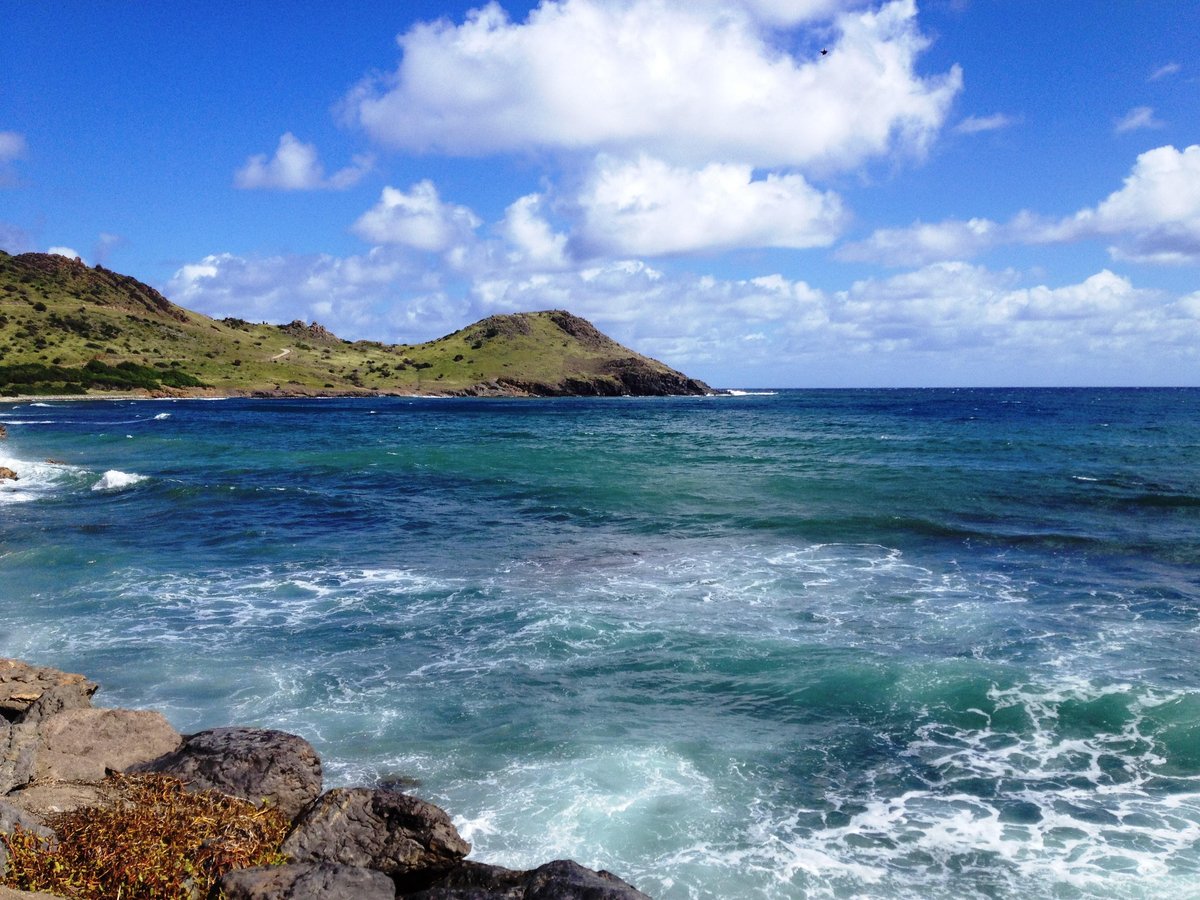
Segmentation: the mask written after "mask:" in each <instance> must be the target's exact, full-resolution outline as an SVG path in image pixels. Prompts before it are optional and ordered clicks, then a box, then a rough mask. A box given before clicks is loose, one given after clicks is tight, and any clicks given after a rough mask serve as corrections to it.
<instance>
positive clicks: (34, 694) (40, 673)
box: [0, 469, 99, 722]
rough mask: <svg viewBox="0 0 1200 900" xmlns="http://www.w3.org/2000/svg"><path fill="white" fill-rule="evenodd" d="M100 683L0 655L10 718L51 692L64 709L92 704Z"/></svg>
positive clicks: (0, 690)
mask: <svg viewBox="0 0 1200 900" xmlns="http://www.w3.org/2000/svg"><path fill="white" fill-rule="evenodd" d="M4 471H12V470H11V469H8V470H5V469H0V473H3V472H4ZM0 477H3V476H2V474H0ZM98 687H99V685H97V684H96V683H95V682H94V681H88V680H87V679H86V678H84V677H83V676H82V675H76V674H73V673H70V672H60V671H59V670H58V669H51V668H48V667H46V666H31V665H29V663H26V662H22V661H21V660H19V659H0V716H3V717H4V718H5V719H7V720H9V721H10V722H15V721H20V720H21V717H22V715H23V714H24V713H25V712H26V711H27V710H29V708H30V707H32V706H34V704H36V703H37V702H38V701H39V700H40V699H41V698H42V695H43V694H46V693H48V692H49V693H50V694H51V696H52V697H53V698H54V702H55V703H58V704H60V705H61V708H62V709H67V708H75V707H84V706H90V705H91V702H92V695H93V694H94V693H96V690H97V688H98Z"/></svg>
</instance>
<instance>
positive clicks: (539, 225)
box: [499, 194, 568, 269]
mask: <svg viewBox="0 0 1200 900" xmlns="http://www.w3.org/2000/svg"><path fill="white" fill-rule="evenodd" d="M542 202H543V198H542V196H541V195H540V194H527V195H526V196H524V197H521V198H519V199H518V200H517V201H516V202H514V203H513V204H511V205H510V206H509V207H508V209H507V210H506V211H505V214H504V221H503V222H502V223H501V224H500V228H499V231H500V234H501V236H502V237H503V238H504V239H505V240H506V241H507V242H508V246H509V252H508V258H509V261H510V262H513V263H520V264H523V265H527V266H533V267H537V268H542V269H560V268H562V267H564V266H566V265H567V262H568V260H567V255H566V248H567V236H566V235H565V234H562V233H559V232H556V231H554V229H553V228H552V227H551V226H550V223H549V222H547V221H546V219H545V218H544V217H543V216H542Z"/></svg>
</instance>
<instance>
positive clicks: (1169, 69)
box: [1146, 62, 1183, 81]
mask: <svg viewBox="0 0 1200 900" xmlns="http://www.w3.org/2000/svg"><path fill="white" fill-rule="evenodd" d="M1181 71H1183V66H1181V65H1179V63H1177V62H1169V63H1167V64H1166V65H1163V66H1159V67H1158V68H1157V69H1155V70H1154V71H1153V72H1151V73H1150V77H1149V78H1147V79H1146V80H1147V81H1159V80H1160V79H1163V78H1166V77H1167V76H1169V75H1178V74H1179V73H1180V72H1181Z"/></svg>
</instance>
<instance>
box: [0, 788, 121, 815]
mask: <svg viewBox="0 0 1200 900" xmlns="http://www.w3.org/2000/svg"><path fill="white" fill-rule="evenodd" d="M6 799H7V800H10V801H12V803H14V804H15V805H17V806H19V807H21V809H24V810H27V811H28V812H31V813H33V814H34V815H37V816H42V817H46V816H53V815H57V814H58V813H66V812H74V811H75V810H77V809H82V808H83V807H85V806H93V807H106V806H110V805H111V804H112V802H113V799H112V797H111V795H110V793H109V792H108V791H107V790H105V787H104V785H103V784H98V783H96V782H86V783H81V782H78V781H52V782H50V783H48V784H31V785H27V786H26V787H23V788H21V789H20V790H18V791H15V792H13V793H11V794H9V795H8V797H7V798H6Z"/></svg>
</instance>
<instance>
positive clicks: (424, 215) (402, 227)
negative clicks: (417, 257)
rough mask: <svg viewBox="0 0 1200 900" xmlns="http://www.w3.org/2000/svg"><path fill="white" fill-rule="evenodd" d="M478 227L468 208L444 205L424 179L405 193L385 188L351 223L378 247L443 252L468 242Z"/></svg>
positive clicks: (477, 220)
mask: <svg viewBox="0 0 1200 900" xmlns="http://www.w3.org/2000/svg"><path fill="white" fill-rule="evenodd" d="M481 224H482V222H481V220H480V219H479V217H478V216H476V215H475V213H473V212H471V210H470V209H468V208H467V207H465V206H458V205H456V204H453V203H443V202H442V200H441V198H440V197H439V196H438V192H437V188H436V187H434V185H433V182H431V181H428V180H426V181H419V182H417V183H416V184H414V185H413V186H412V187H411V188H410V189H409V191H408V193H405V192H404V191H401V190H399V189H397V188H393V187H385V188H384V189H383V193H382V194H381V195H380V197H379V202H378V203H376V204H375V205H374V206H373V207H371V209H369V210H367V211H366V212H365V213H363V214H362V216H360V217H359V219H358V221H357V222H355V223H354V233H355V234H357V235H358V236H359V237H362V238H364V239H366V240H368V241H374V242H376V243H379V244H401V245H403V246H406V247H412V248H414V249H417V250H424V251H426V252H428V253H444V252H446V251H448V250H450V249H452V248H453V247H455V246H456V245H459V244H461V243H463V242H464V241H469V240H471V239H472V237H473V232H474V231H475V229H476V228H478V227H479V226H480V225H481Z"/></svg>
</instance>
